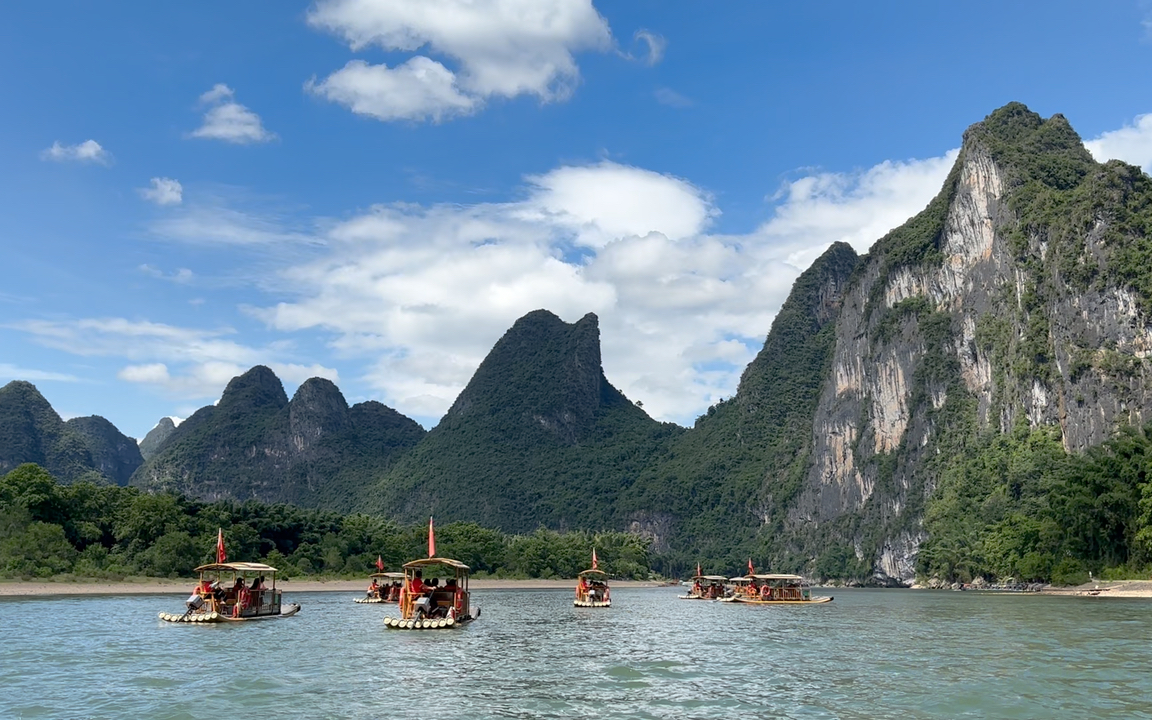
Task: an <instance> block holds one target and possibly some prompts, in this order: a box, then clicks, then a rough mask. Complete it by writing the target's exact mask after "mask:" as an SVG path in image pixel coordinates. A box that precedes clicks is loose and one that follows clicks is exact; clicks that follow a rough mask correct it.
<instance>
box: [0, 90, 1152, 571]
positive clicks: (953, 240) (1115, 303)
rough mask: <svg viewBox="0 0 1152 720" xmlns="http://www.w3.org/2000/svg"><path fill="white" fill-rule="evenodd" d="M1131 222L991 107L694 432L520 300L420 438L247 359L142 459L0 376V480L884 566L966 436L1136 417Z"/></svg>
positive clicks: (588, 319)
mask: <svg viewBox="0 0 1152 720" xmlns="http://www.w3.org/2000/svg"><path fill="white" fill-rule="evenodd" d="M1150 238H1152V181H1150V180H1149V178H1148V176H1146V175H1144V174H1143V173H1142V172H1141V171H1140V170H1139V169H1138V168H1135V167H1132V166H1129V165H1126V164H1124V163H1121V162H1118V161H1111V162H1108V163H1106V164H1100V163H1096V162H1095V161H1093V160H1092V158H1091V156H1090V155H1089V154H1088V153H1087V151H1086V150H1085V149H1084V147H1083V144H1082V143H1081V140H1080V138H1079V137H1078V136H1077V135H1076V133H1075V131H1074V130H1073V129H1072V128H1071V127H1070V126H1069V125H1068V123H1067V121H1066V120H1065V119H1064V118H1063V117H1061V116H1059V115H1056V116H1053V117H1052V118H1049V119H1047V120H1045V119H1043V118H1041V117H1040V116H1038V115H1036V114H1035V113H1032V112H1030V111H1029V110H1028V109H1027V108H1025V107H1024V106H1022V105H1020V104H1017V103H1013V104H1010V105H1007V106H1005V107H1004V108H1001V109H999V110H997V111H996V112H994V113H992V114H991V115H990V116H988V117H987V118H986V119H985V120H984V121H983V122H981V123H977V124H976V125H973V126H972V127H971V128H969V130H968V131H967V132H966V133H965V135H964V142H963V147H962V150H961V152H960V155H959V157H958V158H957V160H956V164H955V167H954V168H953V170H952V172H951V174H950V175H949V177H948V179H947V181H946V183H945V185H944V187H943V188H942V189H941V192H940V194H939V195H938V196H937V197H936V199H935V200H933V201H932V203H931V204H929V206H928V207H927V208H926V209H925V210H924V211H923V212H921V213H920V214H918V215H917V216H915V217H913V218H911V219H910V220H909V221H908V222H906V223H905V224H904V225H902V226H901V227H899V228H897V229H895V230H893V231H892V232H890V233H888V234H887V235H885V236H884V237H883V238H880V239H879V240H878V241H877V242H876V243H875V245H874V246H873V247H872V248H871V250H870V251H869V253H868V254H867V255H864V256H859V257H858V256H857V254H856V253H855V252H854V251H853V250H852V248H851V247H849V246H848V245H846V244H843V243H836V244H834V245H832V246H831V247H829V248H828V250H827V251H826V252H825V253H824V254H823V255H822V256H821V257H820V258H819V259H818V260H817V261H816V262H814V263H813V264H812V266H811V267H810V268H808V270H806V271H805V272H804V273H803V274H802V275H801V276H800V278H799V279H798V280H797V281H796V283H795V284H794V286H793V289H792V292H791V295H790V296H789V298H788V300H787V301H786V302H785V303H784V305H783V306H782V308H781V309H780V311H779V313H778V314H777V316H776V318H775V321H774V322H773V325H772V328H771V330H770V332H769V333H768V335H767V338H766V340H765V344H764V347H763V349H762V350H761V352H760V353H759V354H758V355H757V357H756V358H755V360H754V361H753V362H752V363H751V364H750V365H749V366H748V368H747V369H746V370H745V372H744V374H743V376H742V378H741V381H740V386H739V389H738V391H737V393H736V394H735V395H734V396H733V397H732V398H730V399H729V400H727V401H725V402H722V403H719V404H717V405H715V406H714V407H712V408H710V409H709V411H708V412H707V413H706V414H705V415H702V416H701V417H700V418H699V419H698V420H697V422H696V424H695V426H694V427H692V428H687V429H686V428H681V427H679V426H676V425H671V424H667V423H660V422H657V421H655V420H652V419H651V418H650V417H648V416H647V414H646V413H645V412H644V411H643V409H642V408H640V407H638V406H637V405H636V404H634V403H633V402H631V401H629V400H628V398H626V397H624V396H623V395H622V394H621V393H620V392H619V391H618V390H617V389H616V388H614V387H613V386H612V384H611V383H610V381H609V379H608V378H606V377H605V376H604V372H603V369H602V365H601V358H600V342H599V328H598V319H597V318H596V316H595V315H592V314H589V315H587V316H585V317H584V318H582V319H580V320H579V321H577V322H575V323H571V324H569V323H565V322H563V321H562V320H561V319H560V318H558V317H556V316H555V315H553V314H552V313H550V312H548V311H546V310H537V311H534V312H531V313H529V314H527V315H525V316H524V317H522V318H521V319H520V320H518V321H517V322H516V323H515V324H514V325H513V327H512V328H510V329H509V330H508V332H507V333H506V334H505V335H504V337H503V338H501V339H500V341H499V342H497V343H496V345H495V346H494V347H493V349H492V351H491V352H490V353H489V355H488V357H487V358H486V359H485V360H484V362H483V363H482V364H481V365H480V367H479V368H478V369H477V371H476V373H475V375H474V376H473V378H472V380H471V382H470V383H469V384H468V386H467V387H466V388H465V390H464V391H463V392H462V393H461V394H460V396H459V397H458V398H457V400H456V402H455V403H454V404H453V406H452V408H451V409H450V410H449V411H448V413H447V414H446V415H445V416H444V418H443V419H442V420H441V422H440V423H439V424H438V425H437V426H436V427H435V428H434V429H433V430H431V431H429V432H427V433H425V432H424V430H423V429H422V428H420V426H419V425H417V424H416V423H415V422H413V421H412V420H410V419H408V418H406V417H404V416H402V415H400V414H398V413H396V412H395V411H394V410H391V409H390V408H387V407H385V406H384V405H381V404H380V403H375V402H367V403H360V404H357V405H354V406H352V407H349V406H348V405H347V403H346V402H345V400H344V397H343V396H342V395H341V393H340V391H339V390H338V389H337V388H336V386H335V385H333V384H332V383H331V382H329V381H327V380H321V379H318V378H314V379H312V380H309V381H307V382H306V383H304V385H301V386H300V388H299V390H298V391H297V392H296V394H295V396H294V397H293V398H292V399H291V400H289V399H288V398H287V396H286V395H285V393H284V390H283V386H282V385H281V384H280V382H279V380H278V379H277V378H276V376H275V375H274V374H273V373H272V371H271V370H269V369H268V368H265V367H262V366H258V367H256V368H253V369H252V370H250V371H248V372H247V373H245V374H244V375H241V376H240V377H237V378H235V379H234V380H233V381H232V382H231V383H229V385H228V388H227V389H226V390H225V392H224V394H223V396H222V397H221V400H220V402H219V403H218V405H216V406H209V407H206V408H202V409H201V410H199V411H197V412H196V413H195V414H194V415H192V416H191V417H190V418H189V419H188V420H186V421H185V422H184V423H182V424H181V425H180V426H179V427H175V428H168V427H167V426H163V427H158V429H157V431H154V432H155V433H156V434H155V435H154V434H153V433H149V439H148V442H146V443H144V444H142V446H141V448H142V449H145V450H146V455H147V460H143V459H142V458H140V455H139V452H138V451H137V452H136V453H135V454H133V452H131V450H135V444H134V443H131V445H132V448H131V450H130V449H128V448H126V447H125V446H124V442H122V439H123V440H126V439H125V438H123V436H122V435H119V433H117V432H115V429H114V428H111V426H110V424H108V423H107V422H106V421H103V420H102V419H101V418H77V419H75V420H71V421H69V422H68V423H63V422H62V421H61V420H60V418H59V417H58V416H56V415H55V413H54V412H53V411H52V410H51V408H50V407H48V406H47V403H46V402H44V400H43V398H42V397H40V396H39V394H38V393H36V392H35V388H33V387H32V386H31V385H29V384H28V383H19V382H14V383H10V384H9V385H7V386H5V387H4V388H3V389H0V470H5V469H8V468H10V467H12V466H14V464H15V463H19V462H38V463H41V464H44V465H45V467H47V468H48V469H49V470H50V471H51V472H53V474H55V475H57V476H58V477H60V478H61V479H63V480H75V479H77V478H79V477H81V476H83V475H84V474H85V473H99V474H100V476H102V477H104V478H106V479H107V480H109V481H114V482H119V483H121V484H122V483H124V482H128V481H129V477H130V478H131V479H130V482H131V483H132V484H133V485H137V486H140V487H142V488H147V489H149V490H175V491H179V492H183V493H186V494H188V495H192V496H195V497H200V498H204V499H218V498H235V499H238V500H244V499H248V498H257V499H260V500H264V501H268V502H292V503H297V504H302V505H306V506H310V507H323V508H331V509H334V510H342V511H349V510H362V511H367V512H374V513H382V514H385V515H388V516H390V517H395V518H398V519H403V520H408V521H410V520H415V519H420V518H423V517H426V516H427V515H429V514H430V513H434V514H435V515H436V516H437V517H438V519H443V520H445V521H453V520H469V521H475V522H478V523H481V524H483V525H487V526H492V527H499V528H501V529H503V530H505V531H510V532H526V531H531V530H532V529H534V528H536V527H538V526H541V525H543V526H547V527H551V528H556V529H576V528H588V529H599V528H613V529H630V530H633V531H636V532H640V533H643V534H645V535H646V536H648V537H650V538H651V539H652V540H653V548H654V550H655V551H656V552H658V553H660V554H661V555H662V556H664V557H666V558H669V563H670V566H671V567H679V566H683V565H685V564H687V566H694V564H695V562H696V560H697V559H698V558H707V559H709V560H712V561H714V562H716V563H717V564H720V563H724V564H727V565H729V566H731V565H733V564H736V565H739V564H740V563H741V562H742V560H741V558H744V559H746V557H747V555H748V554H749V553H755V554H756V555H757V556H758V557H762V558H767V559H769V560H770V562H771V564H772V567H773V568H774V569H778V570H781V571H784V570H806V571H811V570H812V568H813V567H814V566H815V565H820V566H821V567H823V568H825V569H826V570H827V569H829V568H831V569H833V570H835V569H836V568H841V569H843V570H844V571H845V572H848V570H850V566H859V567H864V568H866V570H867V572H869V573H870V574H872V575H874V576H875V577H876V578H878V580H879V581H880V582H887V581H895V580H901V581H906V580H908V579H910V578H911V577H912V576H913V575H914V573H915V569H916V565H915V564H916V559H917V555H918V553H919V551H920V549H921V546H922V545H923V544H924V543H925V541H926V540H928V539H929V533H928V529H927V528H928V525H926V522H925V518H926V508H927V507H928V506H929V505H930V504H931V503H932V502H933V501H934V499H935V497H936V493H937V491H938V485H939V483H940V481H941V478H942V477H943V475H944V474H945V473H947V472H948V471H949V468H950V467H953V464H954V463H955V462H956V460H957V459H958V458H962V457H964V456H965V454H966V453H972V452H976V451H977V449H978V448H979V447H981V445H980V443H981V442H982V440H981V439H982V438H986V437H989V436H996V435H1006V434H1010V433H1013V432H1016V431H1018V430H1019V429H1020V428H1024V429H1029V428H1051V430H1052V432H1054V433H1056V434H1058V436H1059V438H1060V441H1061V442H1062V444H1063V446H1064V448H1065V450H1066V451H1068V452H1081V451H1083V450H1085V449H1086V448H1090V447H1093V446H1097V445H1099V444H1100V443H1102V442H1104V441H1105V440H1107V439H1109V438H1110V437H1112V435H1113V434H1114V433H1115V432H1116V430H1117V429H1118V428H1121V427H1124V426H1128V425H1137V426H1138V425H1142V424H1143V423H1144V422H1146V421H1147V420H1148V419H1149V417H1150V416H1149V410H1152V385H1150V384H1149V382H1148V381H1147V378H1148V377H1152V376H1150V374H1149V370H1152V367H1149V361H1148V360H1147V359H1146V355H1147V354H1148V352H1149V351H1150V350H1152V329H1150V325H1149V321H1148V311H1149V309H1150V308H1152V244H1150ZM117 436H118V437H117ZM129 442H130V441H129ZM998 492H999V491H998ZM825 574H834V573H832V572H830V571H829V572H825Z"/></svg>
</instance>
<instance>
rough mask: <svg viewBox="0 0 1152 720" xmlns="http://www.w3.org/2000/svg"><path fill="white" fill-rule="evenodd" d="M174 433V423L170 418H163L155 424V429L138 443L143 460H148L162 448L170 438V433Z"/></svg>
mask: <svg viewBox="0 0 1152 720" xmlns="http://www.w3.org/2000/svg"><path fill="white" fill-rule="evenodd" d="M175 431H176V423H175V422H174V421H173V420H172V418H170V417H168V416H164V417H162V418H160V421H159V422H158V423H156V427H154V428H152V429H151V430H149V431H148V434H147V435H145V436H144V439H142V440H141V441H140V455H141V456H142V457H143V458H144V459H145V460H147V459H149V458H150V457H152V456H153V455H155V454H156V453H157V452H159V451H160V448H161V447H163V446H164V442H165V441H166V440H167V439H168V438H170V437H172V433H174V432H175Z"/></svg>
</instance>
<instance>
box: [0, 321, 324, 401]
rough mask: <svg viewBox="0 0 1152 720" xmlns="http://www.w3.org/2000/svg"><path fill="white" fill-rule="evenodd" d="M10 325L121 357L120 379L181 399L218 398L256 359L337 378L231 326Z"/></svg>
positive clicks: (81, 350)
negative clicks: (251, 341) (243, 339)
mask: <svg viewBox="0 0 1152 720" xmlns="http://www.w3.org/2000/svg"><path fill="white" fill-rule="evenodd" d="M9 327H11V328H14V329H17V330H21V331H23V332H26V333H28V334H29V335H31V336H32V338H33V339H34V340H35V341H36V342H38V343H39V344H41V345H44V346H46V347H50V348H53V349H56V350H62V351H64V352H68V353H71V354H73V355H80V356H83V357H113V358H122V359H124V360H126V361H128V364H127V365H125V366H124V367H123V368H121V370H120V371H119V372H118V373H117V377H119V378H120V379H121V380H124V381H125V382H131V383H137V384H143V385H151V386H153V387H156V388H158V389H161V390H163V391H164V392H166V393H167V394H168V395H170V396H173V397H178V398H184V399H203V398H215V397H218V396H219V395H220V392H221V391H222V390H223V389H224V386H225V385H227V383H228V381H229V380H231V379H232V378H233V377H235V376H237V375H239V374H241V373H243V372H244V371H246V370H248V369H249V368H251V367H252V366H253V365H258V364H264V365H267V366H268V367H270V368H272V370H273V371H274V372H276V374H277V375H278V376H279V377H280V379H282V380H284V381H286V382H289V383H300V382H303V381H304V380H306V379H307V378H309V377H314V376H318V377H325V378H328V379H330V380H332V381H333V382H336V381H338V380H339V374H338V373H337V371H336V370H334V369H332V368H327V367H324V366H322V365H318V364H302V363H296V362H292V361H291V360H292V358H290V357H287V356H288V355H290V352H289V350H288V349H287V348H286V347H284V346H282V345H275V344H274V345H269V346H265V347H251V346H248V345H244V344H242V343H239V342H237V341H235V340H232V339H230V338H231V336H234V335H235V334H236V333H235V331H233V330H231V329H229V328H224V329H218V330H203V329H197V328H182V327H177V326H173V325H167V324H164V323H154V322H149V321H145V320H128V319H125V318H84V319H80V320H72V321H57V320H26V321H24V322H19V323H14V324H12V325H9Z"/></svg>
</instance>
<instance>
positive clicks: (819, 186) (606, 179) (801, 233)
mask: <svg viewBox="0 0 1152 720" xmlns="http://www.w3.org/2000/svg"><path fill="white" fill-rule="evenodd" d="M954 159H955V153H950V154H948V155H946V156H944V157H940V158H933V159H929V160H924V161H909V162H901V163H882V164H880V165H878V166H876V167H874V168H871V169H869V170H866V171H862V172H858V173H852V174H834V173H817V174H810V175H809V176H806V177H803V178H800V179H797V180H795V181H793V182H791V183H789V184H788V185H787V186H786V188H785V190H784V191H783V192H782V193H781V194H780V196H779V197H778V198H776V200H777V201H778V206H777V208H776V212H775V215H774V217H773V218H772V220H770V221H769V222H767V223H765V224H764V225H763V226H761V227H760V228H758V229H756V230H755V231H753V232H751V233H749V234H747V235H739V236H723V235H714V234H709V232H708V228H709V224H710V222H711V221H712V220H713V218H714V217H715V215H716V214H717V210H716V208H715V207H714V205H713V203H712V200H711V198H710V196H709V194H708V193H707V192H705V191H704V190H702V189H700V188H698V187H695V186H694V185H692V184H691V183H689V182H688V181H686V180H682V179H679V178H676V177H672V176H669V175H663V174H660V173H655V172H652V171H649V170H644V169H641V168H635V167H629V166H625V165H619V164H616V163H611V162H601V163H599V164H596V165H591V166H580V167H560V168H557V169H555V170H553V171H552V172H549V173H545V174H543V175H539V176H532V177H528V178H526V186H525V188H524V191H525V196H524V198H523V199H522V200H520V201H517V202H510V203H481V204H476V205H471V206H459V205H434V206H429V207H421V206H413V205H381V206H377V207H374V208H372V209H371V210H370V211H368V212H365V213H362V214H360V215H357V216H355V217H353V218H350V219H347V220H345V221H343V222H340V223H338V224H336V225H334V226H332V227H331V228H330V229H329V230H328V232H327V234H326V239H327V244H326V246H324V247H325V249H324V255H323V256H322V257H321V258H320V259H318V260H312V261H309V262H306V263H303V264H297V265H294V266H292V267H290V268H288V269H287V270H285V272H284V276H283V278H282V280H283V282H282V283H281V285H280V286H279V287H280V288H281V290H283V291H285V292H287V293H288V294H289V296H288V298H287V299H285V301H283V302H280V303H278V304H276V305H274V306H271V307H263V308H250V309H249V312H250V313H252V314H253V315H254V316H256V317H259V318H261V319H262V320H264V321H265V322H266V323H267V324H268V325H269V326H270V327H272V328H275V329H278V330H281V331H284V332H297V331H300V330H306V329H317V328H319V329H323V330H326V331H328V332H330V333H331V335H332V340H331V344H332V347H333V349H334V350H335V351H336V352H337V353H338V354H340V355H341V356H344V357H347V358H359V359H361V360H363V361H364V362H365V363H366V364H367V370H366V371H365V373H364V377H363V379H364V380H365V381H366V382H367V383H368V384H370V385H371V386H372V387H373V388H375V390H376V391H377V392H379V393H380V394H381V396H382V399H383V400H384V401H385V402H387V403H388V404H389V405H392V406H393V407H396V408H397V409H399V410H400V411H401V412H404V413H407V414H410V415H412V416H415V417H417V418H418V419H420V420H421V421H423V422H425V423H431V422H434V421H435V420H436V419H437V418H438V417H439V416H440V415H441V414H442V413H443V412H444V411H445V410H446V409H447V408H448V406H449V405H450V404H451V403H452V402H453V400H454V399H455V398H456V395H457V394H458V393H459V392H460V390H461V389H462V388H463V386H464V385H465V384H466V383H467V381H468V380H469V378H470V377H471V376H472V374H473V373H474V372H475V370H476V367H477V366H478V365H479V363H480V361H481V360H482V359H483V358H484V356H485V355H486V354H487V352H488V351H489V350H490V349H491V347H492V345H493V344H494V343H495V342H496V340H497V339H499V337H500V336H501V335H502V334H503V333H504V332H505V331H506V330H507V329H508V328H509V327H510V326H511V325H512V323H513V322H515V320H516V319H517V318H519V317H521V316H523V315H524V314H525V313H527V312H529V311H531V310H535V309H537V308H546V309H548V310H551V311H552V312H554V313H556V314H557V315H559V316H560V317H562V318H564V319H565V320H567V321H568V322H573V321H575V320H577V319H579V318H580V317H581V316H583V315H584V314H585V313H587V312H590V311H591V312H595V313H597V315H598V316H599V317H600V323H601V336H602V345H603V359H604V365H605V371H606V373H607V375H608V377H609V379H610V380H611V381H612V382H613V383H614V384H616V385H617V386H618V387H620V388H621V389H622V390H623V391H624V392H625V394H626V395H628V396H629V397H630V398H632V399H634V400H642V401H643V402H644V407H645V410H647V411H648V412H649V413H651V414H652V415H653V416H655V417H657V418H660V419H665V420H675V421H678V422H682V423H690V422H691V421H692V418H694V417H695V415H697V414H699V413H700V412H702V411H703V410H705V409H706V408H707V407H708V405H710V404H712V403H715V402H716V401H717V400H719V399H720V398H722V397H730V396H731V395H732V394H733V393H734V392H735V389H736V385H737V383H738V381H739V376H740V373H741V372H742V371H743V369H744V367H745V366H746V365H747V363H748V362H749V361H750V360H751V359H752V357H754V355H755V353H756V352H757V351H758V350H759V348H760V347H761V346H762V345H763V342H764V337H765V335H766V334H767V332H768V329H769V328H770V326H771V321H772V318H773V317H774V315H775V313H776V310H777V309H778V308H779V306H780V304H781V303H782V302H783V301H784V299H785V298H786V297H787V294H788V292H789V291H790V289H791V285H792V282H793V281H794V280H795V278H796V276H797V275H798V274H799V272H800V271H801V270H802V269H803V268H804V267H806V266H807V265H808V264H809V263H810V262H811V260H812V259H813V258H814V257H816V256H817V255H818V254H819V253H821V252H822V251H823V250H824V249H825V248H826V247H827V245H828V244H829V243H831V242H833V241H835V240H846V241H849V242H851V243H853V244H854V245H855V246H856V247H857V249H860V250H864V249H866V248H867V246H868V245H870V244H871V243H872V242H873V241H875V240H876V239H878V238H879V237H880V236H882V235H883V234H884V233H885V232H887V231H888V230H890V229H891V228H893V227H895V226H897V225H899V224H901V223H902V222H904V220H906V219H907V218H908V217H910V216H911V215H913V214H915V213H916V212H918V211H919V210H921V209H923V207H924V206H925V205H926V204H927V203H928V201H929V200H930V199H931V197H932V196H933V195H934V194H935V193H936V192H938V190H939V188H940V186H941V184H942V183H943V180H944V178H945V176H946V175H947V172H948V169H949V167H950V165H951V163H952V162H953V160H954Z"/></svg>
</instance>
